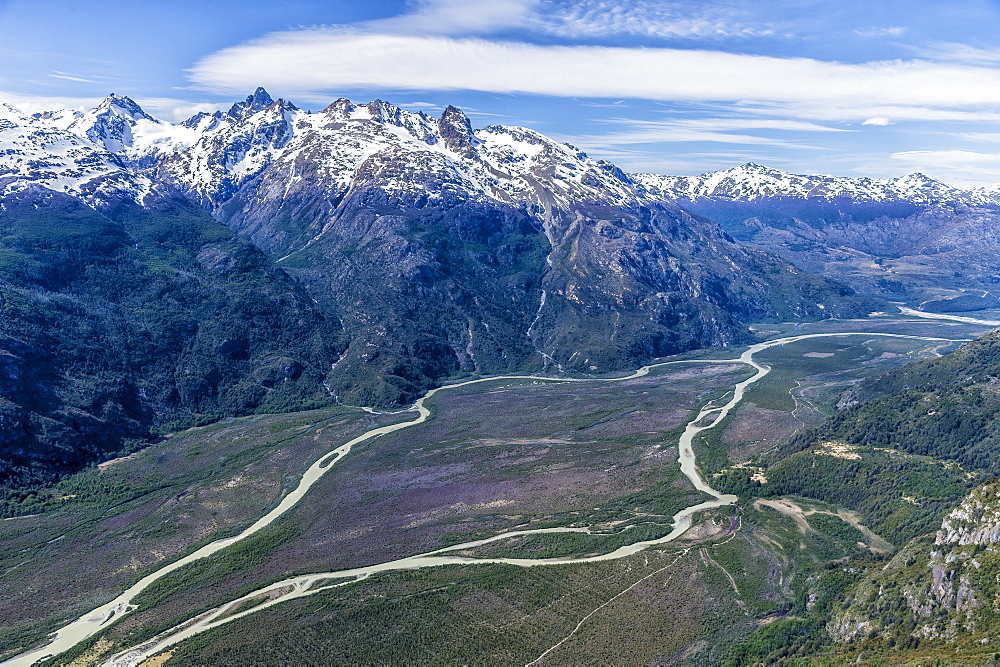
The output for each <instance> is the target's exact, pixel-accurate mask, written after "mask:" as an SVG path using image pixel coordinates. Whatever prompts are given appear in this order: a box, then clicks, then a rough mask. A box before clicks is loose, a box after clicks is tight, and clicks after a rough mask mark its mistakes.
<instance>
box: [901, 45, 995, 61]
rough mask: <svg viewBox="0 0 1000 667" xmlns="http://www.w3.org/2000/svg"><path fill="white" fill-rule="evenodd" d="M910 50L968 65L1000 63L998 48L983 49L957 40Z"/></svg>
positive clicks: (934, 58) (940, 59)
mask: <svg viewBox="0 0 1000 667" xmlns="http://www.w3.org/2000/svg"><path fill="white" fill-rule="evenodd" d="M910 51H912V52H913V53H915V54H916V55H917V56H919V57H921V58H927V59H929V60H938V61H945V62H956V63H963V64H968V65H995V64H997V63H1000V49H997V48H993V49H984V48H980V47H977V46H970V45H968V44H961V43H958V42H934V43H931V44H925V45H923V46H919V47H911V48H910Z"/></svg>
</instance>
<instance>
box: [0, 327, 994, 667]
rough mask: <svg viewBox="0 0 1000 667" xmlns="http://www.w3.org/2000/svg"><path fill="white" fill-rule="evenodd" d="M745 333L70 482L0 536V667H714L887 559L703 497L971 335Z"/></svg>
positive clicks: (263, 431)
mask: <svg viewBox="0 0 1000 667" xmlns="http://www.w3.org/2000/svg"><path fill="white" fill-rule="evenodd" d="M758 329H759V331H758V333H759V334H760V335H761V336H762V338H765V339H766V340H765V341H764V342H762V343H759V344H757V345H755V346H753V347H752V348H751V349H749V350H745V351H744V350H738V351H735V352H734V351H732V350H713V351H708V352H706V353H704V354H702V355H700V356H699V355H688V356H687V357H686V358H683V359H673V360H668V361H666V362H665V363H663V364H658V365H654V366H652V367H647V368H646V369H641V370H640V371H638V372H636V373H635V374H632V375H630V376H628V377H626V378H603V379H600V378H593V379H584V378H580V379H574V380H565V379H563V380H559V381H554V380H551V379H545V378H514V377H510V378H492V379H486V380H476V381H473V382H466V383H464V384H458V385H454V386H451V387H447V388H445V389H442V390H437V391H435V392H431V393H430V394H428V395H427V396H426V397H424V398H423V399H421V400H420V401H419V402H418V404H417V406H416V409H415V411H413V412H403V413H397V414H387V415H379V414H370V413H367V412H363V411H360V410H350V409H346V408H344V409H337V410H327V411H317V412H313V413H294V414H290V415H274V416H258V417H253V418H247V419H240V420H231V421H230V422H228V423H222V424H216V425H214V426H211V427H206V428H203V429H192V430H190V431H185V432H183V433H180V434H177V435H175V436H173V437H171V438H169V439H167V440H166V441H164V442H163V443H160V444H157V445H154V446H152V447H150V448H148V449H146V450H144V451H142V452H140V453H138V454H137V455H135V456H134V457H129V458H128V459H122V460H118V461H116V462H114V463H112V464H110V465H104V466H102V467H100V468H96V469H92V470H88V471H86V472H84V473H81V474H80V475H77V476H75V477H73V478H70V479H68V480H65V481H64V482H62V483H60V485H58V486H57V487H55V488H54V489H52V490H51V492H50V494H49V496H48V498H47V499H46V502H45V503H41V502H39V509H40V510H41V511H39V512H37V513H36V514H35V515H34V516H23V517H12V518H11V519H8V520H5V521H4V522H3V523H2V524H0V537H2V544H3V545H4V550H3V552H2V553H0V568H2V569H3V571H4V572H5V576H4V577H3V580H2V583H0V588H2V593H3V594H2V595H0V620H2V625H3V627H4V630H2V631H0V651H3V653H0V655H3V656H5V657H6V658H7V659H8V661H9V662H8V663H4V664H30V663H31V662H33V661H34V660H36V659H39V658H41V657H44V656H45V655H47V654H59V655H58V656H57V657H56V662H57V663H58V664H64V663H68V662H69V661H71V660H77V661H79V662H78V664H96V663H104V662H106V663H108V664H139V663H141V662H142V661H143V660H145V659H146V658H148V657H149V656H153V655H156V654H160V657H159V658H157V664H162V660H163V659H164V658H168V659H167V664H193V663H198V664H205V663H208V664H212V663H220V662H233V661H236V662H240V663H255V662H261V663H268V662H274V661H275V660H279V659H280V660H281V661H283V662H295V663H297V664H299V663H301V664H310V663H317V664H318V663H324V664H329V663H330V662H331V661H332V662H339V663H343V664H357V663H395V662H406V663H408V664H416V663H434V664H451V663H475V664H514V663H520V664H607V663H627V664H642V663H646V664H649V663H653V662H662V663H677V662H684V663H693V664H700V663H705V664H708V663H716V662H720V661H724V660H726V659H727V657H728V656H729V655H730V653H729V651H730V647H731V646H733V645H734V644H736V643H737V642H738V641H739V640H742V639H745V638H746V637H747V636H748V635H749V634H750V633H751V632H753V631H754V630H756V629H758V628H761V627H765V626H767V625H768V624H770V623H773V622H775V621H776V620H777V619H785V618H786V617H788V615H789V610H790V609H793V600H794V599H795V598H796V596H797V595H799V594H800V593H801V592H802V590H804V588H803V586H804V584H803V582H804V581H805V580H806V579H807V578H808V577H810V576H812V575H813V573H815V572H817V571H821V570H823V568H824V567H827V566H828V565H830V564H836V563H838V562H843V561H844V560H845V559H855V560H857V559H861V560H864V559H866V558H875V559H877V558H879V557H882V556H884V555H885V554H886V553H887V552H889V551H892V549H893V547H894V544H897V545H898V541H897V540H895V539H894V536H892V535H888V534H880V533H879V530H880V527H879V526H883V525H887V524H885V522H884V521H883V522H882V524H879V526H875V525H873V524H871V522H870V521H869V517H867V516H865V515H864V514H863V513H858V512H854V511H850V510H848V509H846V508H844V507H838V506H835V505H833V504H830V503H828V502H821V501H819V500H817V499H809V498H803V497H784V496H782V497H776V498H758V499H756V500H755V501H753V502H746V496H744V495H742V494H739V492H737V495H740V496H741V497H739V498H738V497H737V495H731V494H724V493H721V492H719V491H716V490H715V489H716V488H724V486H725V484H726V483H728V481H729V480H730V479H731V477H732V472H733V470H734V469H745V468H746V467H747V466H750V467H753V466H754V465H757V460H756V458H755V457H759V456H760V455H762V454H766V453H767V452H769V451H771V450H773V448H774V447H775V446H776V445H778V444H779V443H780V442H783V441H785V440H787V439H788V437H790V436H791V435H792V434H794V433H795V432H797V431H799V430H800V429H802V428H803V427H806V426H810V425H814V424H817V423H819V422H820V421H822V419H823V418H824V417H826V416H828V415H830V414H832V413H833V412H834V411H835V409H836V406H837V403H838V401H839V400H840V399H841V397H842V395H843V394H844V392H845V391H846V390H847V389H850V388H851V387H853V386H854V385H855V384H857V383H858V382H859V381H860V380H861V379H863V378H864V377H867V376H869V375H871V374H873V373H877V372H879V371H882V370H885V369H888V368H892V367H896V366H899V365H901V364H903V363H905V362H907V361H911V360H916V359H921V358H928V357H931V356H934V355H937V354H941V353H943V352H947V351H949V350H950V349H954V348H955V347H956V346H957V345H958V342H955V341H961V340H965V339H969V338H972V337H975V336H978V335H980V334H982V333H984V332H985V331H986V328H985V327H984V326H982V325H979V324H975V323H971V322H949V321H945V320H920V319H914V318H909V317H873V318H869V319H867V320H852V321H826V322H821V323H815V324H801V325H800V324H787V325H765V326H761V327H759V328H758ZM866 456H868V453H867V452H859V451H856V450H852V449H850V448H848V449H837V448H828V450H821V451H817V452H816V453H815V454H814V455H813V461H821V462H822V463H823V465H824V466H827V465H840V464H841V462H842V464H844V465H846V464H853V463H855V462H857V461H858V460H860V459H862V457H866ZM312 462H315V463H312ZM779 472H780V470H779ZM761 475H762V477H764V479H763V483H762V484H761V488H765V487H767V484H768V483H773V482H770V481H769V480H767V479H766V476H765V475H764V472H763V470H762V472H761ZM757 495H760V494H759V493H758V494H757ZM258 517H264V518H262V519H261V518H258ZM842 569H843V568H842ZM136 582H139V583H138V584H137V583H136ZM129 586H131V588H129V590H128V591H127V592H126V593H125V594H122V591H123V590H125V589H126V588H128V587H129ZM821 597H822V596H821V595H818V597H817V599H820V598H821ZM813 602H814V603H815V602H816V601H815V600H814V601H813ZM74 618H77V619H78V620H77V621H75V622H73V623H72V624H70V625H68V626H67V622H68V621H72V619H74ZM59 628H64V629H63V630H60V632H59V634H58V635H57V639H56V640H55V642H56V643H51V640H46V639H45V637H46V635H47V634H48V633H50V632H52V631H54V630H58V629H59ZM31 646H36V647H38V648H36V649H35V650H34V651H31V652H29V653H21V654H20V655H19V653H20V652H22V651H24V650H25V649H29V648H30V647H31ZM150 664H152V662H150Z"/></svg>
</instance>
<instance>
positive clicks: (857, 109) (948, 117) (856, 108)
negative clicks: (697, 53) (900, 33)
mask: <svg viewBox="0 0 1000 667" xmlns="http://www.w3.org/2000/svg"><path fill="white" fill-rule="evenodd" d="M736 106H737V108H738V109H739V110H740V111H741V112H743V113H751V114H766V115H770V116H773V115H776V114H781V115H783V116H786V117H789V118H808V119H810V120H815V121H858V120H861V121H864V120H868V119H870V118H889V119H895V121H914V122H921V121H932V122H958V123H996V122H1000V112H997V111H990V110H988V109H978V110H973V111H968V110H962V109H942V108H933V107H927V106H909V105H906V104H899V105H880V106H871V105H869V104H867V101H866V100H863V99H844V100H842V101H840V102H839V103H834V104H819V103H810V102H789V103H785V104H781V103H777V102H772V103H746V102H743V103H737V105H736Z"/></svg>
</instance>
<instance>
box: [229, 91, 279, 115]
mask: <svg viewBox="0 0 1000 667" xmlns="http://www.w3.org/2000/svg"><path fill="white" fill-rule="evenodd" d="M272 104H274V100H273V99H272V98H271V96H270V95H269V94H268V93H267V91H266V90H264V89H263V88H261V87H258V88H257V90H255V91H253V94H251V95H247V98H246V99H245V100H243V101H240V102H237V103H236V104H234V105H233V106H231V107H230V108H229V115H230V116H231V117H232V118H235V119H237V120H241V119H243V118H246V117H247V116H252V115H253V114H255V113H257V112H258V111H263V110H264V109H266V108H267V107H269V106H271V105H272Z"/></svg>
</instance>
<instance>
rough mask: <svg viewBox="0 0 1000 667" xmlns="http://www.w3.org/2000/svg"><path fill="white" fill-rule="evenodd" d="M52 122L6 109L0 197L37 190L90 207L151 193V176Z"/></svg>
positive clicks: (1, 123) (0, 134) (1, 108)
mask: <svg viewBox="0 0 1000 667" xmlns="http://www.w3.org/2000/svg"><path fill="white" fill-rule="evenodd" d="M59 118H60V120H64V119H65V116H60V117H59ZM50 121H51V118H48V117H42V116H41V115H35V116H29V115H27V114H25V113H23V112H21V111H19V110H17V109H15V108H14V107H12V106H10V105H8V104H0V196H2V195H6V194H10V193H13V192H17V191H21V190H24V189H25V188H28V187H30V186H32V185H37V186H42V187H45V188H48V189H50V190H55V191H57V192H62V193H65V194H69V195H73V196H77V197H80V198H81V199H84V200H85V201H87V202H88V203H96V202H98V201H101V200H104V199H107V198H109V197H113V196H116V195H119V194H125V195H126V196H129V197H132V198H133V199H136V200H137V201H139V200H141V199H142V198H144V197H145V195H146V194H148V193H149V191H150V189H151V187H152V183H151V181H150V179H149V178H148V177H146V176H142V175H139V174H136V173H135V172H133V171H132V170H130V169H128V168H127V167H126V165H124V164H123V163H122V162H121V160H119V159H118V157H117V156H115V155H113V154H112V153H109V152H107V151H106V150H104V149H103V146H97V145H95V143H94V142H93V140H91V139H89V138H87V137H81V136H79V135H77V134H75V133H73V132H70V131H68V130H64V129H60V128H59V127H57V126H56V124H54V123H52V122H50Z"/></svg>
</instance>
